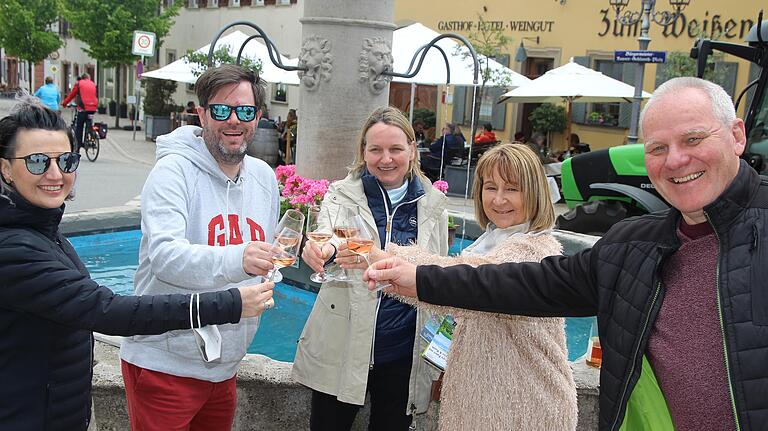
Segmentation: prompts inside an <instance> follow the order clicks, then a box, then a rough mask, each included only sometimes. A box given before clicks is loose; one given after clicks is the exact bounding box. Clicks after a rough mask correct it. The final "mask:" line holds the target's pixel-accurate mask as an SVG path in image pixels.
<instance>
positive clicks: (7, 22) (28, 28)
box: [0, 0, 63, 63]
mask: <svg viewBox="0 0 768 431" xmlns="http://www.w3.org/2000/svg"><path fill="white" fill-rule="evenodd" d="M57 20H58V2H57V1H56V0H25V1H24V2H23V4H22V2H20V1H19V0H0V45H2V46H3V48H5V50H6V51H7V52H8V54H9V55H12V56H14V57H18V58H20V59H22V60H27V61H29V62H31V63H37V62H39V61H42V60H43V59H45V57H47V56H48V55H49V54H50V53H52V52H54V51H56V50H57V49H59V48H60V47H61V46H62V44H63V43H62V41H61V39H59V36H58V35H57V34H56V33H54V32H52V31H50V26H51V24H53V23H55V22H56V21H57Z"/></svg>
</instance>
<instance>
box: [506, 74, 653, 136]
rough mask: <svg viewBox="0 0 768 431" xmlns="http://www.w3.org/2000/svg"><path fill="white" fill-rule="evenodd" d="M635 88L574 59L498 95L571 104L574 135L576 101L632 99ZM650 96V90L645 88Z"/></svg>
mask: <svg viewBox="0 0 768 431" xmlns="http://www.w3.org/2000/svg"><path fill="white" fill-rule="evenodd" d="M634 94H635V88H634V87H632V86H631V85H628V84H625V83H623V82H621V81H619V80H617V79H613V78H611V77H610V76H605V75H603V74H602V73H600V72H598V71H596V70H592V69H590V68H588V67H584V66H582V65H580V64H577V63H574V62H573V59H571V62H569V63H567V64H565V65H563V66H560V67H558V68H555V69H552V70H550V71H548V72H547V73H545V74H544V75H542V76H540V77H539V78H536V79H534V80H533V81H531V82H529V83H528V84H525V85H521V86H520V87H518V88H515V89H514V90H512V91H509V92H507V93H505V94H503V95H502V96H501V97H500V98H499V103H501V102H516V103H561V102H566V103H567V104H568V116H567V124H568V126H567V134H566V137H570V136H571V105H572V104H573V102H585V103H610V102H632V98H633V97H634ZM642 97H643V98H644V99H647V98H649V97H651V94H650V93H648V92H645V91H643V95H642Z"/></svg>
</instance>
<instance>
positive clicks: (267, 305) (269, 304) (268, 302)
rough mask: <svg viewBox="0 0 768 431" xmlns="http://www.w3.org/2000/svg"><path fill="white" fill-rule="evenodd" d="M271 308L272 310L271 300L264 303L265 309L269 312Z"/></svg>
mask: <svg viewBox="0 0 768 431" xmlns="http://www.w3.org/2000/svg"><path fill="white" fill-rule="evenodd" d="M270 308H272V302H270V300H269V299H267V300H266V301H264V309H265V310H269V309H270Z"/></svg>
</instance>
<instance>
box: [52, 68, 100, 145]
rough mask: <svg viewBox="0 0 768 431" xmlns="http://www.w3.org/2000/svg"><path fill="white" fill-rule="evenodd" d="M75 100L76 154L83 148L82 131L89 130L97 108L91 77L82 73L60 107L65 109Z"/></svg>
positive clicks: (94, 88) (96, 96)
mask: <svg viewBox="0 0 768 431" xmlns="http://www.w3.org/2000/svg"><path fill="white" fill-rule="evenodd" d="M72 99H75V103H76V104H77V121H76V123H75V138H76V139H77V152H78V153H79V152H80V148H82V147H83V131H84V129H85V126H87V127H88V128H90V127H91V126H92V124H93V114H95V113H96V108H98V106H99V98H98V95H97V92H96V84H95V83H94V82H93V81H91V76H90V75H89V74H87V73H84V74H83V76H82V77H81V79H80V80H78V81H77V83H75V85H74V87H72V91H70V92H69V94H68V95H67V97H66V98H64V101H63V102H61V105H62V106H64V107H66V106H67V104H68V103H69V102H71V101H72Z"/></svg>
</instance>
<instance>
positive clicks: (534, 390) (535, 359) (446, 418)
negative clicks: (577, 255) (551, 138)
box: [388, 234, 578, 431]
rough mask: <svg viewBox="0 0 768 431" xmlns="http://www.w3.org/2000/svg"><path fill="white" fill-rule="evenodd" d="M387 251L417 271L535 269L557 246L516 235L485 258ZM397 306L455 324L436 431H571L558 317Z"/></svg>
mask: <svg viewBox="0 0 768 431" xmlns="http://www.w3.org/2000/svg"><path fill="white" fill-rule="evenodd" d="M388 251H390V252H392V253H394V254H395V255H397V256H399V257H401V258H403V259H405V260H407V261H410V262H412V263H416V264H431V265H440V266H449V265H457V264H463V263H464V264H470V265H473V266H477V265H481V264H486V263H504V262H538V261H540V260H541V259H543V258H544V257H547V256H551V255H556V254H560V253H562V247H561V246H560V243H559V242H558V241H557V240H556V239H555V238H554V237H552V236H551V235H548V234H543V235H527V234H515V235H511V236H509V237H507V238H506V239H505V240H503V241H502V242H501V243H500V244H499V245H497V246H496V247H495V248H493V249H492V250H491V251H490V252H489V253H487V254H486V255H484V256H477V255H466V256H459V257H440V256H436V255H434V254H430V253H428V252H426V251H424V250H422V249H420V248H418V247H416V246H413V247H398V246H390V247H388ZM471 288H472V286H467V289H471ZM499 288H500V289H514V286H499ZM398 299H399V300H401V301H404V302H408V303H410V304H413V305H416V306H418V307H419V308H423V309H427V310H429V311H432V312H435V313H441V314H443V313H448V314H452V315H453V316H454V317H455V318H456V322H457V325H456V328H455V330H454V336H453V344H452V346H451V351H450V354H449V357H448V365H447V371H446V372H445V377H444V380H443V387H442V395H441V400H440V418H439V429H440V430H442V431H453V430H455V431H466V430H504V431H509V430H548V431H549V430H558V431H560V430H574V429H576V422H577V419H578V411H577V406H576V385H575V383H574V381H573V375H572V373H571V368H570V366H569V365H568V359H567V358H568V352H567V350H566V345H565V331H564V320H563V319H562V318H533V317H522V316H508V315H502V314H494V313H486V312H479V311H470V310H463V309H458V308H452V307H443V306H437V305H432V304H428V303H425V302H419V301H414V300H413V299H412V298H404V297H398Z"/></svg>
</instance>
